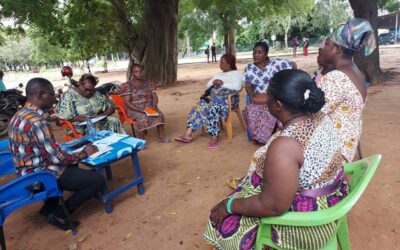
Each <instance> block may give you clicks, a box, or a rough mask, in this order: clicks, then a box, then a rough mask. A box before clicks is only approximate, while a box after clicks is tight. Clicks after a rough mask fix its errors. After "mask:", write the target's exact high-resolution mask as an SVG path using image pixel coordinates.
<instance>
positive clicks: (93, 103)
mask: <svg viewBox="0 0 400 250" xmlns="http://www.w3.org/2000/svg"><path fill="white" fill-rule="evenodd" d="M98 82H99V80H98V78H97V77H95V76H93V75H92V74H84V75H82V77H81V78H80V79H79V82H78V86H77V87H75V88H70V89H68V90H67V91H66V92H65V93H64V95H63V96H62V98H61V100H60V102H59V103H58V104H57V108H56V109H57V113H58V115H57V116H58V117H59V118H60V119H63V120H69V121H71V122H73V124H74V127H75V130H76V131H77V132H78V133H80V134H86V125H81V126H80V125H78V123H80V122H84V121H86V120H87V118H88V117H90V118H95V117H97V116H106V117H105V118H104V119H101V120H99V121H97V122H95V123H94V124H93V127H94V129H96V130H97V131H100V130H108V131H112V132H115V133H119V134H125V130H124V128H123V127H122V124H121V122H120V121H119V120H118V119H117V118H115V117H112V116H111V115H112V114H114V112H115V107H114V105H113V103H112V101H110V100H109V99H108V97H107V96H105V95H103V94H101V93H100V92H98V91H96V85H97V83H98ZM65 132H66V133H67V134H71V133H72V132H71V131H65Z"/></svg>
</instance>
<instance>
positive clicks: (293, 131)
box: [204, 113, 349, 250]
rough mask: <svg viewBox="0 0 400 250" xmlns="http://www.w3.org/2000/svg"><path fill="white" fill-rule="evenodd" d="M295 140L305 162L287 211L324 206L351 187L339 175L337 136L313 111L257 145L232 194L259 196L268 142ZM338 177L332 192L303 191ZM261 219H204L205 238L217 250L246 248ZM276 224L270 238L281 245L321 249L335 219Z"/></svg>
mask: <svg viewBox="0 0 400 250" xmlns="http://www.w3.org/2000/svg"><path fill="white" fill-rule="evenodd" d="M280 136H285V137H291V138H293V139H295V140H296V141H297V142H298V143H299V144H300V145H301V146H302V148H303V150H304V164H303V166H302V167H301V168H300V173H299V186H298V192H297V193H296V195H295V196H294V199H293V203H292V205H291V207H290V208H289V211H298V212H307V211H317V210H321V209H326V208H328V207H331V206H334V205H335V204H336V203H338V202H339V201H340V200H342V199H343V198H344V197H345V196H346V195H347V194H348V191H349V188H348V184H347V182H346V180H345V178H343V168H342V156H341V153H340V145H339V139H338V137H337V133H336V131H335V129H334V128H333V124H332V121H331V120H330V119H329V118H328V117H327V116H325V115H324V114H322V113H318V114H314V115H312V116H310V117H308V118H307V119H305V120H303V121H300V122H297V123H295V124H293V125H291V126H289V127H287V128H285V129H284V130H283V131H279V132H277V133H276V134H274V135H273V136H272V137H271V138H270V139H269V140H268V142H267V144H266V145H265V146H263V147H261V148H259V149H258V150H257V151H256V152H255V153H254V156H253V159H252V160H251V164H250V168H249V172H248V174H247V175H246V177H245V178H244V179H243V180H242V182H241V183H240V185H239V187H238V188H237V189H235V190H234V191H233V193H232V194H230V195H229V197H230V196H235V197H236V198H247V197H250V196H254V195H259V194H260V193H261V192H262V189H263V179H264V173H263V172H264V161H265V157H266V154H267V151H268V147H269V145H270V144H271V143H272V142H273V141H274V140H275V139H276V138H278V137H280ZM337 180H339V182H338V185H337V186H336V190H335V191H333V192H332V193H330V194H327V195H324V196H319V197H311V196H306V195H303V194H302V192H303V191H306V190H315V189H320V188H325V187H327V186H330V185H332V184H333V183H334V182H336V181H337ZM259 223H260V221H259V218H257V217H248V216H244V215H239V214H231V215H228V216H227V217H226V218H225V219H224V220H223V222H222V223H221V224H219V225H216V226H213V225H212V223H211V220H210V219H209V220H208V223H207V226H206V230H205V232H204V238H205V240H206V241H207V242H209V243H211V244H212V245H214V246H215V247H216V248H218V249H240V250H249V249H252V248H253V247H254V244H255V240H256V236H257V229H258V225H259ZM313 229H315V230H310V228H303V227H288V226H279V225H274V226H273V228H272V239H273V240H274V242H275V243H276V244H278V245H279V246H281V247H282V248H285V249H319V248H321V247H322V246H324V245H325V244H326V243H327V242H328V240H329V239H330V237H331V236H332V234H333V233H334V232H335V229H336V224H335V223H329V224H326V225H322V226H318V227H313Z"/></svg>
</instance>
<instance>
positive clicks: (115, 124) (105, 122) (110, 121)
mask: <svg viewBox="0 0 400 250" xmlns="http://www.w3.org/2000/svg"><path fill="white" fill-rule="evenodd" d="M74 127H75V130H76V132H78V133H79V134H84V135H85V134H86V126H78V125H75V124H74ZM93 128H94V129H95V130H96V131H100V130H108V131H112V132H114V133H118V134H126V132H125V130H124V127H123V126H122V124H121V122H120V121H119V119H118V118H116V117H113V116H108V117H106V118H104V119H102V120H100V121H98V122H95V123H93ZM65 133H66V134H68V135H72V131H71V130H69V129H67V130H66V131H65Z"/></svg>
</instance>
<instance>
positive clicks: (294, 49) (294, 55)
mask: <svg viewBox="0 0 400 250" xmlns="http://www.w3.org/2000/svg"><path fill="white" fill-rule="evenodd" d="M298 46H299V38H298V37H297V36H295V37H294V38H293V39H292V47H293V57H296V55H297V47H298Z"/></svg>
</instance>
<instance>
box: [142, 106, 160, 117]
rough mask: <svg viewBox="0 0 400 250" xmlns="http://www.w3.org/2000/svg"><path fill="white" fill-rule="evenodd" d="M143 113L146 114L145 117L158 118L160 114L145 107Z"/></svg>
mask: <svg viewBox="0 0 400 250" xmlns="http://www.w3.org/2000/svg"><path fill="white" fill-rule="evenodd" d="M144 112H145V113H146V115H147V116H159V115H160V114H159V113H158V112H157V111H156V110H155V109H154V108H151V107H146V108H144Z"/></svg>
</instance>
